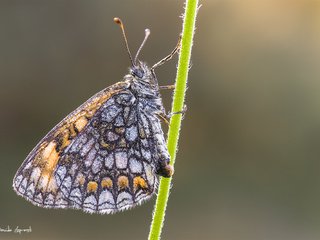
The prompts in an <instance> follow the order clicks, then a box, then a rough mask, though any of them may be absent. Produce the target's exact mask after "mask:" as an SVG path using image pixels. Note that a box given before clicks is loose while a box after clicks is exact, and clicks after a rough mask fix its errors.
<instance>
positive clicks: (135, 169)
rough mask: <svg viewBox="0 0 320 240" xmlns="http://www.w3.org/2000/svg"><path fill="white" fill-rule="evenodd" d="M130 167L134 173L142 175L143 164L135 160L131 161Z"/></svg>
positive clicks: (131, 159)
mask: <svg viewBox="0 0 320 240" xmlns="http://www.w3.org/2000/svg"><path fill="white" fill-rule="evenodd" d="M129 166H130V170H131V172H132V173H141V172H142V164H141V162H139V161H138V160H137V159H135V158H130V159H129Z"/></svg>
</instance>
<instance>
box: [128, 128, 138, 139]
mask: <svg viewBox="0 0 320 240" xmlns="http://www.w3.org/2000/svg"><path fill="white" fill-rule="evenodd" d="M137 137H138V130H137V126H136V125H132V126H131V127H129V128H127V130H126V139H127V140H129V141H131V142H133V141H135V140H136V139H137Z"/></svg>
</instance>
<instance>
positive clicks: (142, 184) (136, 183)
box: [133, 176, 148, 190]
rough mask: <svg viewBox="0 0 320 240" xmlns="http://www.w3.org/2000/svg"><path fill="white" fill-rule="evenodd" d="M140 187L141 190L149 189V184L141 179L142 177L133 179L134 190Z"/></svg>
mask: <svg viewBox="0 0 320 240" xmlns="http://www.w3.org/2000/svg"><path fill="white" fill-rule="evenodd" d="M139 187H141V188H147V187H148V184H147V183H146V181H145V180H144V179H143V178H142V177H140V176H137V177H135V178H134V179H133V188H134V189H135V190H136V189H138V188H139Z"/></svg>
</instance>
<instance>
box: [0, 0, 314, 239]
mask: <svg viewBox="0 0 320 240" xmlns="http://www.w3.org/2000/svg"><path fill="white" fill-rule="evenodd" d="M201 3H202V5H203V6H202V8H201V9H200V12H199V15H198V21H197V30H196V35H195V42H194V48H193V55H192V68H191V70H190V77H189V84H188V86H189V89H188V92H187V98H186V103H187V105H188V111H187V114H186V117H185V119H184V121H183V126H182V132H181V139H180V144H179V153H178V156H177V162H176V166H175V168H176V172H175V175H174V180H173V188H172V191H171V197H170V201H169V205H168V209H167V215H166V222H165V227H164V229H163V235H162V236H163V239H177V240H180V239H219V240H242V239H243V240H255V239H259V240H285V239H290V240H300V239H304V240H313V239H319V238H320V228H319V225H320V205H319V202H320V174H319V172H320V161H319V160H320V159H319V156H320V146H319V142H320V94H319V92H320V81H319V77H320V67H319V60H320V1H316V0H314V1H312V0H310V1H309V0H290V1H289V0H280V1H279V0H263V1H261V0H243V1H237V0H234V1H231V0H211V1H201ZM183 6H184V5H183V1H163V0H162V1H161V0H150V1H147V0H136V1H130V0H126V1H124V0H123V1H102V0H101V1H98V0H96V1H85V0H71V1H47V0H46V1H37V0H30V1H17V0H10V1H7V0H3V1H1V2H0V109H1V112H0V116H1V118H0V133H1V134H0V161H1V162H0V164H1V165H0V227H1V228H6V227H7V226H10V227H11V228H12V229H15V228H16V227H17V226H18V227H20V228H28V227H29V226H31V228H32V232H31V233H24V234H22V235H19V234H14V233H4V232H0V239H79V240H80V239H147V235H148V231H149V225H150V221H151V214H152V209H153V206H154V202H155V201H154V200H155V198H153V199H152V200H151V201H149V202H148V203H145V204H144V205H142V206H140V207H137V208H135V209H133V210H131V211H126V212H123V213H119V214H115V215H104V216H102V215H89V214H84V213H82V212H81V211H75V210H48V209H42V208H39V207H35V206H33V205H32V204H31V203H29V202H27V201H25V200H24V199H22V198H21V197H18V196H17V195H16V194H15V193H14V191H13V190H12V187H11V184H12V178H13V176H14V174H15V172H16V170H17V169H18V167H19V166H20V164H21V163H22V161H23V160H24V159H25V157H26V156H27V154H28V153H29V152H30V151H31V150H32V148H33V147H34V146H35V145H36V144H37V142H38V141H39V140H40V139H41V138H42V137H43V136H44V135H45V134H46V133H47V132H48V131H49V130H50V129H51V128H52V127H53V126H54V125H55V124H56V123H58V122H59V121H60V120H61V119H62V118H63V117H64V116H66V115H67V114H68V113H70V112H71V111H72V110H73V109H75V108H76V107H77V106H79V105H80V104H81V103H82V102H84V101H85V100H86V99H88V98H89V97H90V96H92V95H93V94H95V93H96V92H98V91H99V90H101V89H103V88H105V87H107V86H109V85H111V84H113V83H115V82H117V81H119V80H121V79H122V77H123V76H124V75H125V74H126V73H127V71H128V67H129V64H130V62H129V59H128V56H127V53H126V51H125V48H124V45H123V39H122V36H121V32H120V29H119V27H118V26H117V25H116V24H114V22H113V18H114V17H116V16H118V17H121V18H122V20H123V21H124V23H125V27H126V30H127V36H128V40H129V45H130V47H131V50H132V52H135V51H136V49H137V48H138V47H139V45H140V43H141V41H142V39H143V36H144V29H145V28H150V29H151V36H150V39H149V40H148V42H147V44H146V46H145V47H144V49H143V52H142V55H141V59H143V60H145V61H147V62H148V63H149V64H150V65H152V64H153V63H155V62H156V61H158V60H159V59H161V58H162V57H164V56H165V55H166V54H168V53H169V52H170V51H171V50H172V49H173V47H174V46H175V44H176V41H177V38H178V35H179V33H180V31H181V24H182V22H181V18H180V16H181V14H182V12H183V11H184V10H183ZM176 64H177V57H176V58H175V59H174V60H172V61H171V62H169V63H167V64H166V65H164V66H162V67H161V68H159V69H157V76H158V80H159V82H160V83H161V84H162V85H166V84H171V83H173V82H174V79H175V71H176ZM171 97H172V94H171V93H170V92H168V91H164V92H163V99H164V103H165V106H166V108H167V110H170V102H171ZM164 129H165V131H167V128H166V126H164Z"/></svg>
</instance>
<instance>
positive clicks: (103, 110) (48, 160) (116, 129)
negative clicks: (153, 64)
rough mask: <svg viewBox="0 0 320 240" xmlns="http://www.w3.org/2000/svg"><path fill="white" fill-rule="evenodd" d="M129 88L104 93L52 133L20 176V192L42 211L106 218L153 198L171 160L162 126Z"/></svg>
mask: <svg viewBox="0 0 320 240" xmlns="http://www.w3.org/2000/svg"><path fill="white" fill-rule="evenodd" d="M128 87H129V85H128V83H126V82H121V83H118V84H115V85H113V86H111V87H109V88H107V89H105V90H103V91H101V92H99V93H98V94H96V95H95V96H93V97H92V98H91V99H89V100H88V101H87V102H86V103H84V104H83V105H82V106H80V107H79V108H78V109H77V110H75V111H74V112H73V113H71V114H70V115H69V116H67V117H66V118H65V119H64V120H63V121H62V122H60V123H59V124H58V125H57V126H56V127H55V128H54V129H53V130H52V131H51V132H49V133H48V134H47V136H46V137H45V138H44V139H42V141H40V143H39V144H38V145H37V146H36V147H35V149H34V150H33V151H32V152H31V153H30V154H29V156H28V157H27V159H26V160H25V161H24V162H23V164H22V166H21V167H20V169H19V170H18V172H17V174H16V176H15V178H14V181H13V187H14V189H15V191H16V192H17V193H18V194H19V195H21V196H23V197H24V198H26V199H27V200H29V201H30V202H32V203H33V204H35V205H37V206H41V207H46V208H75V209H82V210H83V211H85V212H90V213H102V214H103V213H114V212H117V211H121V210H125V209H128V208H131V207H134V206H135V205H137V204H140V203H142V202H143V201H145V200H147V199H148V198H150V197H151V196H152V194H153V193H154V191H155V188H156V185H157V175H156V172H157V171H159V161H160V160H159V159H164V158H165V160H166V161H167V162H168V161H169V155H168V153H167V150H166V149H164V146H165V140H164V137H163V133H162V130H161V126H160V121H159V120H158V118H157V117H156V116H155V115H154V114H153V115H150V114H148V113H147V112H146V111H148V106H143V105H144V104H143V102H141V101H138V99H137V98H135V96H134V95H133V94H132V92H131V91H130V90H129V89H128ZM160 168H161V167H160Z"/></svg>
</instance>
